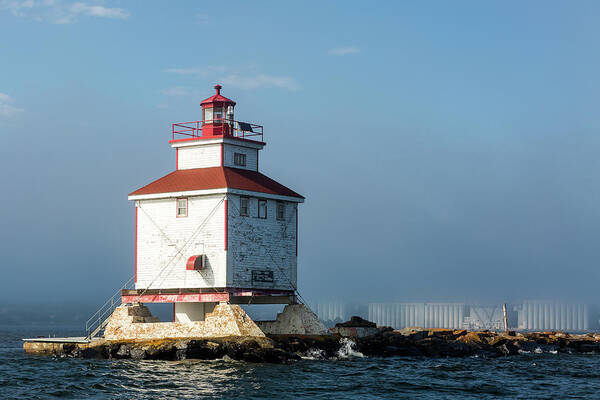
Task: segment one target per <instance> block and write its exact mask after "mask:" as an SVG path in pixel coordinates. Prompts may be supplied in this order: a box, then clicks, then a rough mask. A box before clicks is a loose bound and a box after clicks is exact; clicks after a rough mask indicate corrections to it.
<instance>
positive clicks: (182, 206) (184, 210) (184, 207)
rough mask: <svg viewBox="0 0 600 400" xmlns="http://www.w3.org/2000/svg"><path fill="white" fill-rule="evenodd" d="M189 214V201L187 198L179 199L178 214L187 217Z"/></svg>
mask: <svg viewBox="0 0 600 400" xmlns="http://www.w3.org/2000/svg"><path fill="white" fill-rule="evenodd" d="M187 215H188V201H187V199H177V216H178V217H187Z"/></svg>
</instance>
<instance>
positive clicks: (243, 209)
mask: <svg viewBox="0 0 600 400" xmlns="http://www.w3.org/2000/svg"><path fill="white" fill-rule="evenodd" d="M249 203H250V199H249V198H247V197H240V215H241V216H244V217H247V216H248V211H249V209H250V207H249Z"/></svg>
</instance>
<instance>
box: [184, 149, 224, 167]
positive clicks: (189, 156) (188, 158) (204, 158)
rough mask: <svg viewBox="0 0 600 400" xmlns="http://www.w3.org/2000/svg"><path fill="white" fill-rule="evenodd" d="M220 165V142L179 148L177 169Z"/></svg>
mask: <svg viewBox="0 0 600 400" xmlns="http://www.w3.org/2000/svg"><path fill="white" fill-rule="evenodd" d="M220 165H221V144H220V143H212V144H206V145H201V146H190V147H180V148H179V154H178V156H177V169H192V168H207V167H218V166H220Z"/></svg>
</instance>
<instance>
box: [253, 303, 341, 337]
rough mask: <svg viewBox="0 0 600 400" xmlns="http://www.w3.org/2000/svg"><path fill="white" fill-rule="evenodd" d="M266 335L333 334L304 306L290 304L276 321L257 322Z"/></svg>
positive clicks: (278, 315)
mask: <svg viewBox="0 0 600 400" xmlns="http://www.w3.org/2000/svg"><path fill="white" fill-rule="evenodd" d="M256 324H257V325H258V327H259V328H260V329H261V330H262V331H263V332H264V333H266V334H272V335H328V334H330V333H331V332H329V330H328V329H327V328H326V327H325V325H323V323H322V322H321V321H320V320H319V317H317V316H316V314H315V313H313V312H312V311H311V310H310V309H309V308H308V307H306V306H305V305H304V304H289V305H287V306H285V308H284V309H283V312H281V313H279V314H277V319H276V320H275V321H256Z"/></svg>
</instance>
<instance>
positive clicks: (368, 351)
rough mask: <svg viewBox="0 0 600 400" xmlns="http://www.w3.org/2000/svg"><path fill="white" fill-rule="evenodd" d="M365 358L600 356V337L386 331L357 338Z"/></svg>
mask: <svg viewBox="0 0 600 400" xmlns="http://www.w3.org/2000/svg"><path fill="white" fill-rule="evenodd" d="M356 342H357V346H356V347H357V350H358V351H360V352H361V353H363V354H364V355H365V356H380V357H389V356H427V357H465V356H481V357H490V358H491V357H500V356H512V355H518V354H524V353H571V354H575V353H586V354H600V334H593V333H589V334H584V335H574V334H568V333H564V332H534V333H515V332H509V334H505V333H496V332H490V331H466V330H449V329H429V330H423V329H403V330H400V331H395V330H392V329H391V328H382V329H380V331H379V332H378V333H376V334H375V335H371V336H368V337H364V338H357V339H356Z"/></svg>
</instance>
